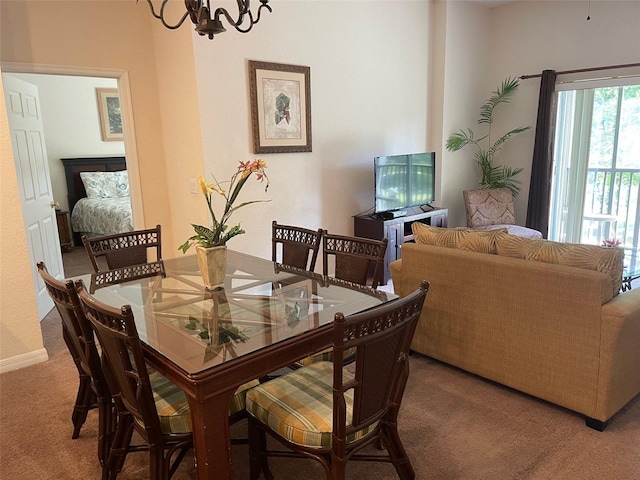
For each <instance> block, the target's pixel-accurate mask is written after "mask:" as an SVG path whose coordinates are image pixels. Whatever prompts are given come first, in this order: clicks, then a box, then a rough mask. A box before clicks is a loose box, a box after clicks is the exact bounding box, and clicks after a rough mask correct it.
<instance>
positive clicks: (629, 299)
mask: <svg viewBox="0 0 640 480" xmlns="http://www.w3.org/2000/svg"><path fill="white" fill-rule="evenodd" d="M599 371H600V373H599V377H598V399H597V406H596V410H597V412H598V418H600V419H603V420H607V419H609V418H610V417H611V416H612V415H613V414H614V413H616V412H617V411H618V410H620V409H621V408H622V407H623V406H624V405H625V404H626V403H627V402H629V400H631V399H632V398H633V397H634V396H635V395H637V394H638V392H640V373H639V372H640V288H635V289H633V290H629V291H626V292H623V293H621V294H619V295H617V296H616V297H614V298H613V299H611V300H610V301H609V302H607V303H606V304H604V305H603V306H602V321H601V343H600V369H599Z"/></svg>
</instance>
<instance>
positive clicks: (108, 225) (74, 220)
mask: <svg viewBox="0 0 640 480" xmlns="http://www.w3.org/2000/svg"><path fill="white" fill-rule="evenodd" d="M71 228H72V229H73V231H74V232H82V233H95V234H98V235H108V234H111V233H122V232H130V231H131V230H133V219H132V216H131V197H117V198H81V199H80V200H78V202H77V203H76V205H75V207H73V212H71Z"/></svg>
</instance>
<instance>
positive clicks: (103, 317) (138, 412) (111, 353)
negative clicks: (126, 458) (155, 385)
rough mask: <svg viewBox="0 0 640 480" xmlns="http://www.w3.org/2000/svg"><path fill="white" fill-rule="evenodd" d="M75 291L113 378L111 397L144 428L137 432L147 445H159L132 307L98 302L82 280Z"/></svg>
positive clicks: (150, 392)
mask: <svg viewBox="0 0 640 480" xmlns="http://www.w3.org/2000/svg"><path fill="white" fill-rule="evenodd" d="M76 290H77V292H78V297H79V299H80V303H81V305H82V309H83V311H84V314H85V316H86V318H87V319H88V320H89V322H91V325H92V326H93V329H94V330H95V332H96V335H97V336H98V340H99V341H100V345H101V346H102V353H103V356H104V357H106V360H107V363H108V366H109V369H110V373H111V375H112V376H113V383H114V385H113V388H114V392H113V393H114V395H116V396H117V397H118V398H119V400H120V401H121V402H122V404H123V406H124V408H125V409H126V410H127V411H128V412H129V413H130V414H131V415H133V417H134V419H135V420H134V424H135V425H141V426H143V428H137V430H138V431H139V432H140V433H141V434H142V436H143V438H144V439H145V440H146V441H147V442H148V443H149V444H155V443H158V441H157V439H159V438H161V437H162V428H161V425H160V419H159V418H158V413H157V411H156V407H155V402H154V399H153V390H152V388H151V382H150V379H149V373H148V371H147V366H146V363H145V360H144V354H143V351H142V345H141V343H140V337H139V336H138V331H137V329H136V324H135V322H134V318H133V312H132V311H131V306H130V305H124V306H123V307H122V308H120V309H117V308H113V307H111V306H109V305H105V304H103V303H101V302H99V301H98V300H96V299H95V298H93V297H92V296H91V295H90V294H89V293H88V291H87V289H86V287H85V285H84V282H82V280H78V281H77V282H76Z"/></svg>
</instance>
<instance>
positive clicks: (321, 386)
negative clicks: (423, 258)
mask: <svg viewBox="0 0 640 480" xmlns="http://www.w3.org/2000/svg"><path fill="white" fill-rule="evenodd" d="M428 288H429V283H428V282H427V281H423V282H422V284H421V285H420V288H418V289H417V290H416V291H415V292H413V293H411V294H410V295H408V296H407V297H404V298H402V299H398V300H394V301H391V302H388V303H384V304H382V305H380V306H377V307H373V308H371V309H369V310H367V311H364V312H361V313H357V314H354V315H350V316H347V317H345V316H344V315H343V314H341V313H336V315H335V318H334V323H333V352H334V355H333V362H317V363H314V364H312V365H310V366H307V367H303V368H300V369H298V370H294V371H292V372H290V373H287V374H285V375H283V376H281V377H278V378H276V379H274V380H270V381H268V382H265V383H263V384H261V385H259V386H257V387H255V388H253V389H251V390H249V392H248V393H247V399H246V401H247V406H246V409H247V413H248V424H249V452H250V478H251V480H256V479H257V478H259V477H260V473H261V472H262V473H264V475H265V477H266V478H267V479H272V478H273V475H272V474H271V471H270V469H269V464H268V457H269V456H274V457H287V458H290V457H301V458H311V459H314V460H316V461H318V462H319V463H320V464H321V465H322V467H323V469H324V471H325V473H326V477H327V478H328V479H329V478H331V479H333V480H341V479H344V478H345V465H346V462H347V461H348V460H363V461H376V462H380V461H383V462H391V463H392V464H393V466H394V467H395V470H396V472H397V474H398V476H399V477H400V478H401V479H402V480H408V479H413V478H415V474H414V471H413V467H412V466H411V461H410V459H409V457H408V455H407V453H406V451H405V449H404V447H403V445H402V441H401V440H400V436H399V434H398V411H399V409H400V405H401V403H402V397H403V394H404V390H405V386H406V383H407V379H408V377H409V348H410V345H411V339H412V338H413V334H414V332H415V329H416V325H417V323H418V319H419V317H420V312H421V310H422V306H423V303H424V300H425V298H426V295H427V290H428ZM352 348H353V349H355V350H356V355H355V357H356V360H355V363H354V364H353V365H351V366H350V367H349V369H345V368H344V367H345V363H344V360H345V352H346V351H347V350H349V349H352ZM267 435H268V436H269V437H271V438H273V439H275V440H276V441H277V442H279V443H280V444H281V445H282V446H284V447H287V448H286V450H283V449H282V448H281V449H278V450H276V449H273V448H274V447H272V446H269V447H268V446H267V441H266V438H267ZM380 442H381V445H382V448H383V449H386V452H384V451H378V452H376V451H375V450H374V449H372V451H371V453H367V454H365V453H363V452H362V450H363V449H364V448H365V447H367V446H369V445H377V444H379V443H380Z"/></svg>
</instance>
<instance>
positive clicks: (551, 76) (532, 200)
mask: <svg viewBox="0 0 640 480" xmlns="http://www.w3.org/2000/svg"><path fill="white" fill-rule="evenodd" d="M555 85H556V72H555V70H545V71H543V72H542V79H541V81H540V99H539V100H538V120H537V122H536V138H535V144H534V147H533V163H532V165H531V181H530V185H529V203H528V206H527V221H526V226H527V227H529V228H533V229H535V230H539V231H540V232H542V236H543V237H544V238H547V236H548V234H549V203H550V199H551V176H552V169H553V140H554V130H555V117H556V107H555V95H554V93H555Z"/></svg>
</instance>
